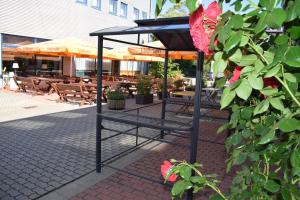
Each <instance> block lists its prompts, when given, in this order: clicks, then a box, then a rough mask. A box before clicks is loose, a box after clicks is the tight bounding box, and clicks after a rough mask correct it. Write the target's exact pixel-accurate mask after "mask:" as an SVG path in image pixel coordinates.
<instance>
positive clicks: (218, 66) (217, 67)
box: [212, 59, 227, 74]
mask: <svg viewBox="0 0 300 200" xmlns="http://www.w3.org/2000/svg"><path fill="white" fill-rule="evenodd" d="M226 67H227V61H225V60H223V59H220V60H217V61H215V62H214V64H213V67H212V69H213V72H214V74H219V73H223V72H224V70H225V69H226Z"/></svg>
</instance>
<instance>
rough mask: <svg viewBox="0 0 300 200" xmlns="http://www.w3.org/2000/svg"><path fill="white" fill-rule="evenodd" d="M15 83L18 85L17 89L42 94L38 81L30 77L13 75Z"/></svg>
mask: <svg viewBox="0 0 300 200" xmlns="http://www.w3.org/2000/svg"><path fill="white" fill-rule="evenodd" d="M14 80H15V83H16V85H17V86H18V91H22V92H29V91H31V92H34V94H43V91H42V90H41V89H40V88H39V87H38V81H37V80H36V79H34V78H32V77H19V76H15V77H14Z"/></svg>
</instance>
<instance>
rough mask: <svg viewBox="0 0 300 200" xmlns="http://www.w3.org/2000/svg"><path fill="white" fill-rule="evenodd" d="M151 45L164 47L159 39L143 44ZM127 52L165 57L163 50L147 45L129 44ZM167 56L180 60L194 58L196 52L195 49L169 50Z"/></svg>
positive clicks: (195, 57)
mask: <svg viewBox="0 0 300 200" xmlns="http://www.w3.org/2000/svg"><path fill="white" fill-rule="evenodd" d="M144 45H147V46H151V47H158V48H165V47H164V45H163V44H162V43H161V42H160V41H154V42H150V43H147V44H144ZM128 52H129V53H131V54H135V55H152V56H158V57H162V58H164V57H165V51H164V50H159V49H153V48H148V47H140V46H129V47H128ZM169 58H173V59H180V60H196V59H197V52H196V51H169Z"/></svg>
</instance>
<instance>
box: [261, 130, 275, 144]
mask: <svg viewBox="0 0 300 200" xmlns="http://www.w3.org/2000/svg"><path fill="white" fill-rule="evenodd" d="M274 138H275V131H274V129H272V130H270V131H269V132H268V133H267V134H265V135H264V136H263V137H262V138H261V139H260V141H259V142H258V144H267V143H269V142H271V141H272V140H273V139H274Z"/></svg>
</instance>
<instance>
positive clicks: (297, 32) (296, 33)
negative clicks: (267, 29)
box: [287, 26, 300, 40]
mask: <svg viewBox="0 0 300 200" xmlns="http://www.w3.org/2000/svg"><path fill="white" fill-rule="evenodd" d="M287 32H288V33H289V34H290V36H291V38H292V39H293V40H296V39H298V38H299V37H300V27H299V26H292V27H291V28H289V29H288V30H287Z"/></svg>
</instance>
